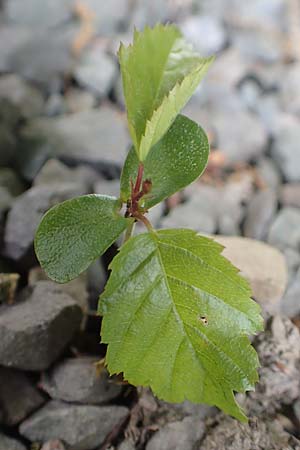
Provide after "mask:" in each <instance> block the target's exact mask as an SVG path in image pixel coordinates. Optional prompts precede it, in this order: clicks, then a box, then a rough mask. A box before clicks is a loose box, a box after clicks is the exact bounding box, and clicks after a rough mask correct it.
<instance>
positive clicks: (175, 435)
mask: <svg viewBox="0 0 300 450" xmlns="http://www.w3.org/2000/svg"><path fill="white" fill-rule="evenodd" d="M204 430H205V427H204V423H203V422H201V421H200V420H199V419H198V418H193V417H186V418H185V419H184V420H183V421H182V422H173V423H169V424H168V425H166V426H165V427H163V428H162V429H160V430H159V431H158V432H157V433H156V434H155V435H154V436H153V437H152V438H151V439H150V441H149V442H148V444H147V446H146V450H193V449H194V448H195V444H196V442H197V441H199V440H200V439H201V438H202V437H203V435H204Z"/></svg>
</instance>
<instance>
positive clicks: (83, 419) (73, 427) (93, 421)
mask: <svg viewBox="0 0 300 450" xmlns="http://www.w3.org/2000/svg"><path fill="white" fill-rule="evenodd" d="M127 415H128V409H127V408H125V407H124V406H84V405H69V404H66V403H63V402H58V401H51V402H49V403H48V404H47V405H46V406H44V407H43V408H42V409H40V410H39V411H38V412H37V413H35V414H33V415H32V416H31V417H30V418H29V419H27V420H26V421H25V422H23V423H22V425H21V426H20V433H21V434H22V435H23V436H25V437H26V438H27V439H29V440H31V441H32V442H42V443H43V442H45V441H48V440H50V439H60V440H62V441H63V442H65V443H66V445H67V446H70V448H71V449H72V450H92V449H95V448H98V447H99V446H100V445H101V444H102V443H103V442H104V440H105V438H106V436H107V435H108V433H109V432H110V431H112V430H113V429H114V427H116V426H117V425H118V424H120V423H121V422H122V421H124V420H125V419H126V417H127Z"/></svg>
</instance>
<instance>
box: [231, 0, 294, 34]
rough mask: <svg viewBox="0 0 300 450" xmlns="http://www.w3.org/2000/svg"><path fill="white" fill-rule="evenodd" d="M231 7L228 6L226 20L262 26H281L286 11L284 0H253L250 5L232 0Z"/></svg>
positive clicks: (232, 22) (245, 24) (233, 22)
mask: <svg viewBox="0 0 300 450" xmlns="http://www.w3.org/2000/svg"><path fill="white" fill-rule="evenodd" d="M230 4H231V8H227V10H226V12H227V14H226V21H227V22H228V23H230V24H233V25H234V24H235V23H236V22H237V21H238V23H240V24H242V25H244V26H247V25H248V24H249V26H251V25H252V24H255V25H256V26H257V27H260V28H272V27H279V28H280V27H281V26H282V25H283V19H284V17H285V13H286V2H285V1H284V0H253V1H252V2H251V4H249V5H248V6H247V5H246V4H245V3H241V2H239V0H230Z"/></svg>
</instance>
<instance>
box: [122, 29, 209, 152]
mask: <svg viewBox="0 0 300 450" xmlns="http://www.w3.org/2000/svg"><path fill="white" fill-rule="evenodd" d="M119 60H120V66H121V72H122V79H123V88H124V95H125V101H126V107H127V115H128V124H129V131H130V134H131V137H132V140H133V143H134V147H135V150H136V152H137V155H138V158H139V160H140V161H144V160H145V159H146V157H147V154H148V152H149V151H150V149H151V147H153V145H155V144H156V143H157V142H158V141H159V140H160V139H161V138H162V136H163V135H164V134H165V132H166V131H167V130H168V128H169V127H170V125H171V124H172V122H173V121H174V119H175V118H176V116H177V114H178V113H179V112H180V110H181V109H182V108H183V107H184V105H185V104H186V103H187V101H188V100H189V98H190V97H191V96H192V94H193V92H194V91H195V89H196V87H197V86H198V84H199V83H200V81H201V79H202V78H203V77H204V75H205V73H206V72H207V70H208V68H209V66H210V64H211V62H212V60H213V58H201V57H200V56H199V55H198V54H196V53H195V52H194V50H193V48H192V46H191V45H190V44H188V43H187V42H185V40H184V39H183V38H182V35H181V33H180V31H179V30H178V28H177V27H175V26H174V25H166V26H164V25H157V26H156V27H155V28H153V29H151V28H149V27H146V28H145V29H144V31H143V32H138V31H135V33H134V42H133V44H132V45H129V46H128V47H125V46H124V45H121V47H120V50H119Z"/></svg>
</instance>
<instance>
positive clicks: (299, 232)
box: [268, 207, 300, 251]
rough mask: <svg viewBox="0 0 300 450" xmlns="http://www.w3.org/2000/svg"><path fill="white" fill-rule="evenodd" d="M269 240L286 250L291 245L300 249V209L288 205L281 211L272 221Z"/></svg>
mask: <svg viewBox="0 0 300 450" xmlns="http://www.w3.org/2000/svg"><path fill="white" fill-rule="evenodd" d="M268 242H269V243H270V244H271V245H274V246H275V247H277V248H279V249H280V250H282V251H284V249H285V248H287V247H290V248H293V249H295V250H298V251H299V249H300V211H299V209H297V208H292V207H286V208H283V209H281V210H280V211H279V214H278V215H277V216H276V218H275V220H274V222H273V223H272V225H271V227H270V230H269V234H268Z"/></svg>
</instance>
